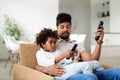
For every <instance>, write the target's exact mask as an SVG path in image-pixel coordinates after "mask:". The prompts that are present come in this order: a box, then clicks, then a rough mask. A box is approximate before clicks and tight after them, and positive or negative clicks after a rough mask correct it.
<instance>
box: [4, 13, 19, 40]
mask: <svg viewBox="0 0 120 80" xmlns="http://www.w3.org/2000/svg"><path fill="white" fill-rule="evenodd" d="M4 17H5V23H4V25H5V33H6V34H7V35H10V36H12V37H14V38H15V39H16V40H19V39H20V36H21V32H20V29H19V27H18V25H17V24H16V23H15V21H13V20H11V19H10V18H9V17H8V16H7V15H4Z"/></svg>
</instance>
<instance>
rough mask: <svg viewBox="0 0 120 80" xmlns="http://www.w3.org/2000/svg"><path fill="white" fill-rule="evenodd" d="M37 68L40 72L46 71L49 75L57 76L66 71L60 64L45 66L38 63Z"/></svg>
mask: <svg viewBox="0 0 120 80" xmlns="http://www.w3.org/2000/svg"><path fill="white" fill-rule="evenodd" d="M35 69H36V70H38V71H40V72H43V73H46V74H48V75H55V76H61V75H62V74H64V73H65V71H64V69H63V68H62V67H61V66H58V65H53V66H49V67H43V66H39V65H36V66H35Z"/></svg>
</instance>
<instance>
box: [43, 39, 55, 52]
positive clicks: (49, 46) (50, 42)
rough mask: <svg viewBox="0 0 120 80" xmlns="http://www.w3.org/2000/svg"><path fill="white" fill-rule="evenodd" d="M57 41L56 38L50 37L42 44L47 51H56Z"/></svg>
mask: <svg viewBox="0 0 120 80" xmlns="http://www.w3.org/2000/svg"><path fill="white" fill-rule="evenodd" d="M56 41H57V39H56V38H53V37H48V40H47V41H46V43H45V44H42V45H43V49H44V50H45V51H48V52H53V51H55V49H56Z"/></svg>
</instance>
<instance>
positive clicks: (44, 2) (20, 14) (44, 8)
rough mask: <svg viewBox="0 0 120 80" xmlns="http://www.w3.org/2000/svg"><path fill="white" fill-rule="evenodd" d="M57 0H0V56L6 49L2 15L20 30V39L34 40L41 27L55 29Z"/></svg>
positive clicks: (3, 54) (4, 53)
mask: <svg viewBox="0 0 120 80" xmlns="http://www.w3.org/2000/svg"><path fill="white" fill-rule="evenodd" d="M57 13H58V0H0V57H5V56H6V55H7V54H6V53H7V50H6V48H5V45H4V44H3V39H2V34H3V29H4V25H3V24H4V18H3V15H4V14H7V15H8V16H9V17H10V18H11V19H12V20H15V22H16V23H17V24H18V26H19V27H20V29H21V31H22V34H23V36H22V38H21V40H26V39H27V40H29V41H35V35H36V33H38V32H39V31H40V30H41V29H42V28H43V27H49V28H52V29H56V16H57Z"/></svg>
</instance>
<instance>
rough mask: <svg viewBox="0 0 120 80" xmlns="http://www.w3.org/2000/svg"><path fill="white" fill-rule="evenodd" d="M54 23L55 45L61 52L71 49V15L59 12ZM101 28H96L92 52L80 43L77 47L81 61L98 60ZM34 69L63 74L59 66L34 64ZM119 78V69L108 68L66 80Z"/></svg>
mask: <svg viewBox="0 0 120 80" xmlns="http://www.w3.org/2000/svg"><path fill="white" fill-rule="evenodd" d="M56 25H57V33H58V36H59V38H60V39H59V40H58V41H57V47H58V48H60V49H62V50H63V52H64V51H66V50H67V49H71V48H72V45H71V44H74V42H72V41H70V39H69V36H70V31H71V15H70V14H67V13H60V14H58V15H57V18H56ZM101 27H102V28H101V29H98V30H97V32H96V36H100V37H99V39H98V40H97V41H96V48H95V50H94V52H93V53H92V54H90V53H89V52H87V51H86V49H85V48H84V47H82V46H81V45H80V44H79V46H78V48H77V50H78V54H79V57H80V59H81V60H82V61H89V60H99V57H100V52H101V46H102V43H103V36H104V29H103V26H101ZM36 70H38V71H42V72H44V73H46V74H50V75H57V76H60V75H62V74H64V72H65V70H64V69H63V68H62V67H61V66H57V65H54V66H49V67H42V66H38V65H37V66H36ZM98 79H99V80H120V69H110V70H102V71H98V72H95V74H89V75H87V74H79V73H78V74H76V75H73V76H71V77H70V78H68V79H67V80H98Z"/></svg>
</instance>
